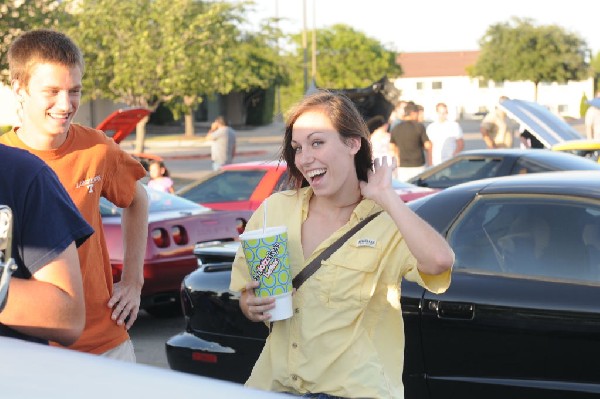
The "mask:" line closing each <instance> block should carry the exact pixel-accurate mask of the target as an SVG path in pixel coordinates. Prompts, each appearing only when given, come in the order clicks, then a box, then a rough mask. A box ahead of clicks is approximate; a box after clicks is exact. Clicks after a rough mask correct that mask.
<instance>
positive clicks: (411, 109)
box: [404, 101, 419, 116]
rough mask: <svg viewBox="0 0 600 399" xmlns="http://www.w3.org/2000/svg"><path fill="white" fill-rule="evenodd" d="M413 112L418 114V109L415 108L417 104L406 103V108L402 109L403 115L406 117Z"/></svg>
mask: <svg viewBox="0 0 600 399" xmlns="http://www.w3.org/2000/svg"><path fill="white" fill-rule="evenodd" d="M413 112H419V107H417V104H415V103H414V102H412V101H409V102H408V103H406V107H404V115H406V116H408V115H410V114H412V113H413Z"/></svg>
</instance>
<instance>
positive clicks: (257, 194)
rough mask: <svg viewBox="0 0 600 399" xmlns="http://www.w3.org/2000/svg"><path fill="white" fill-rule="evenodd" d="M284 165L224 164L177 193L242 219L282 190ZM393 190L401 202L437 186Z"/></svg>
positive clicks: (403, 186) (402, 185)
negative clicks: (229, 212) (236, 212)
mask: <svg viewBox="0 0 600 399" xmlns="http://www.w3.org/2000/svg"><path fill="white" fill-rule="evenodd" d="M286 171H287V165H286V164H285V163H279V162H278V161H261V162H247V163H237V164H230V165H225V166H223V168H222V169H221V170H219V171H216V172H213V173H210V174H209V175H207V176H205V177H204V178H202V179H200V180H198V181H195V182H193V183H190V184H188V185H187V186H185V187H182V188H181V189H179V190H178V191H177V195H179V196H181V197H183V198H186V199H188V200H190V201H194V202H197V203H199V204H202V205H204V206H206V207H209V208H211V209H215V210H235V211H238V212H239V213H238V216H239V217H241V218H244V219H245V220H246V221H247V220H248V218H249V217H250V215H252V212H253V211H254V210H256V208H258V206H259V205H260V204H261V203H262V202H263V200H264V199H265V198H267V197H268V196H269V195H271V194H272V193H273V192H275V191H280V190H282V189H286V188H287V187H286V181H287V173H286ZM393 185H394V189H395V190H396V192H397V193H398V195H399V196H400V197H401V198H402V199H403V200H404V202H408V201H412V200H414V199H417V198H420V197H424V196H426V195H429V194H433V193H435V192H436V191H438V190H437V189H431V188H427V187H418V186H416V185H414V184H410V183H404V182H400V181H397V180H394V182H393Z"/></svg>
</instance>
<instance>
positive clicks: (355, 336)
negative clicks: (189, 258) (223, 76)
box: [231, 91, 454, 398]
mask: <svg viewBox="0 0 600 399" xmlns="http://www.w3.org/2000/svg"><path fill="white" fill-rule="evenodd" d="M281 158H282V159H283V160H285V161H286V162H287V165H288V171H289V173H290V180H291V183H293V184H294V186H295V187H297V189H295V190H290V191H285V192H282V193H277V194H274V195H272V196H271V197H269V198H268V199H267V202H268V206H267V207H264V206H261V207H260V208H259V209H258V210H257V211H256V212H255V214H254V215H253V217H252V218H251V219H250V221H249V223H248V226H247V227H246V229H247V230H253V229H259V228H262V227H263V221H264V220H267V223H268V226H277V225H285V226H287V233H288V252H289V260H290V268H291V273H292V276H296V275H297V274H298V273H299V272H300V271H301V270H302V269H303V268H304V266H306V265H307V264H309V263H310V262H311V261H312V260H313V259H314V258H316V257H317V256H319V255H320V254H321V253H322V252H323V251H324V250H325V249H327V248H328V247H329V246H330V245H331V244H332V243H334V242H335V241H336V240H337V239H338V238H340V237H341V236H342V235H343V234H344V233H346V232H347V231H349V230H350V229H351V228H352V227H354V226H355V225H356V224H357V223H359V222H360V221H361V220H363V219H365V218H367V217H368V216H370V215H372V214H375V213H377V212H379V211H381V210H383V212H382V213H381V214H380V215H379V216H377V217H376V218H375V219H373V220H372V221H371V222H370V223H369V224H367V225H366V226H365V227H364V228H363V229H361V230H360V231H358V233H356V234H354V235H353V236H352V237H351V238H350V239H348V240H347V241H346V242H345V243H344V244H343V245H342V247H341V248H340V249H339V250H337V251H336V252H334V253H333V255H331V256H330V257H329V258H327V259H325V260H324V261H323V262H322V264H321V267H320V268H319V269H318V270H317V271H316V272H315V274H313V275H312V276H311V277H309V278H308V280H306V282H305V283H304V285H302V286H301V287H300V288H299V289H298V290H297V291H296V292H295V293H294V295H293V309H294V311H293V316H292V317H291V318H289V319H286V320H279V321H275V322H274V323H273V327H272V331H271V333H270V335H269V337H268V339H267V341H266V343H265V347H264V349H263V351H262V353H261V355H260V357H259V359H258V361H257V363H256V365H255V366H254V369H253V371H252V375H251V376H250V378H249V379H248V381H247V383H246V385H248V386H251V387H254V388H259V389H264V390H273V391H280V392H289V393H292V394H297V395H302V396H305V397H346V398H366V397H368V398H402V397H404V392H403V386H402V368H403V362H404V326H403V321H402V311H401V309H400V290H399V287H400V281H401V280H402V278H406V279H408V280H411V281H415V282H417V283H418V284H420V285H422V286H423V287H425V288H427V289H429V290H430V291H432V292H437V293H439V292H443V291H444V290H446V289H447V288H448V286H449V284H450V271H451V267H452V264H453V262H454V253H453V252H452V250H451V249H450V247H449V246H448V244H447V243H446V241H445V240H444V238H443V237H442V236H440V235H439V234H438V233H437V232H436V231H435V230H434V229H433V228H432V227H431V226H429V225H428V224H427V223H426V222H425V221H424V220H422V219H421V218H419V217H418V216H417V215H416V214H415V213H413V212H412V211H411V210H410V209H409V208H408V207H407V206H406V205H405V204H404V202H403V201H402V200H401V199H400V198H399V197H398V195H397V194H396V193H395V192H394V190H393V189H392V186H391V176H392V171H393V170H394V168H395V166H396V165H395V163H396V162H395V160H393V161H391V160H387V159H383V160H381V161H379V160H377V161H376V162H375V165H373V164H372V161H371V148H370V146H369V131H368V129H367V126H366V124H365V123H364V121H363V119H362V117H361V116H360V114H359V113H358V111H357V110H356V108H355V107H354V105H353V104H352V102H351V101H350V100H348V99H347V98H346V97H344V96H341V95H337V94H333V93H330V92H327V91H320V92H318V93H316V94H313V95H311V96H308V97H306V98H305V99H304V100H303V101H301V102H300V103H299V104H298V105H297V106H296V107H295V108H294V109H293V110H292V112H291V113H290V117H289V118H288V121H287V123H286V131H285V137H284V145H283V150H282V155H281ZM265 208H266V209H267V215H266V217H265V215H264V211H265ZM256 287H258V282H255V281H252V279H251V277H250V273H249V271H248V266H247V264H246V260H245V258H244V253H243V250H241V249H240V251H238V253H237V255H236V259H235V261H234V267H233V272H232V277H231V289H232V290H236V291H242V297H241V299H240V307H241V309H242V311H243V313H244V314H245V315H246V317H248V318H249V319H250V320H253V321H257V322H261V321H262V322H269V318H270V314H269V310H271V309H272V308H273V306H274V299H272V298H262V297H256V296H255V295H254V290H253V288H256Z"/></svg>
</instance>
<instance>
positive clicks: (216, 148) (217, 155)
mask: <svg viewBox="0 0 600 399" xmlns="http://www.w3.org/2000/svg"><path fill="white" fill-rule="evenodd" d="M235 136H236V132H235V130H233V128H232V127H230V126H228V125H227V121H226V120H225V118H224V117H222V116H218V117H217V118H216V119H215V120H214V122H213V123H212V124H211V126H210V130H209V131H208V133H207V134H206V140H208V141H211V147H210V154H211V159H212V162H213V170H219V169H221V166H223V165H227V164H230V163H232V162H233V157H234V155H235V147H236V137H235Z"/></svg>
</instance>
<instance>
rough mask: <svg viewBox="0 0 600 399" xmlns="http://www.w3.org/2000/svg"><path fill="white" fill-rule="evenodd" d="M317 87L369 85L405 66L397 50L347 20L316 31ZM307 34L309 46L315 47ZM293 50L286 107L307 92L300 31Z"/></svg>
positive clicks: (338, 87) (396, 73)
mask: <svg viewBox="0 0 600 399" xmlns="http://www.w3.org/2000/svg"><path fill="white" fill-rule="evenodd" d="M314 36H316V42H317V43H316V48H317V62H316V64H317V67H316V74H315V83H316V85H317V87H323V88H328V89H348V88H360V87H366V86H369V85H370V84H372V83H373V82H375V81H377V80H379V79H380V78H381V77H382V76H384V75H388V76H399V75H401V74H402V68H401V67H400V66H399V65H398V64H397V63H396V56H397V54H396V52H395V51H391V50H388V49H386V48H385V47H384V46H383V45H382V44H381V43H380V42H379V41H377V40H376V39H372V38H370V37H368V36H366V35H365V34H364V33H362V32H360V31H357V30H354V29H353V28H352V27H350V26H348V25H344V24H337V25H333V26H331V27H330V28H326V29H318V30H317V31H316V35H314ZM312 37H313V35H312V34H309V35H308V38H309V43H308V48H311V47H312ZM291 42H292V43H293V44H294V51H293V52H292V53H291V54H289V55H288V59H289V61H288V65H289V66H290V69H291V70H290V76H291V79H290V80H291V82H292V84H291V85H290V86H288V87H286V88H285V89H284V90H282V97H283V98H282V104H283V106H284V109H287V108H288V107H289V106H290V105H291V104H292V103H294V102H296V101H298V99H300V98H301V97H302V95H303V94H304V84H303V81H304V80H303V48H302V35H301V34H300V33H298V34H295V35H292V36H291Z"/></svg>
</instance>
